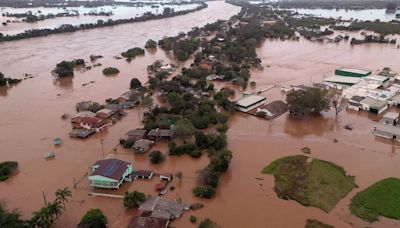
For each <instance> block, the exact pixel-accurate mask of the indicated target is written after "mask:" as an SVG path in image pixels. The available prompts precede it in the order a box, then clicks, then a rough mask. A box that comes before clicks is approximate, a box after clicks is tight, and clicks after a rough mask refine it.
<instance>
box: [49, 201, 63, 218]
mask: <svg viewBox="0 0 400 228" xmlns="http://www.w3.org/2000/svg"><path fill="white" fill-rule="evenodd" d="M47 207H48V210H49V213H50V215H51V216H52V217H53V220H56V219H57V217H58V216H59V215H60V214H61V212H62V210H63V206H62V205H61V202H60V201H57V200H56V201H54V202H53V203H49V204H48V205H47Z"/></svg>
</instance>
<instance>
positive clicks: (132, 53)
mask: <svg viewBox="0 0 400 228" xmlns="http://www.w3.org/2000/svg"><path fill="white" fill-rule="evenodd" d="M121 55H122V56H123V57H125V58H135V57H136V56H138V55H144V49H143V48H140V47H135V48H131V49H128V50H127V51H125V52H122V53H121Z"/></svg>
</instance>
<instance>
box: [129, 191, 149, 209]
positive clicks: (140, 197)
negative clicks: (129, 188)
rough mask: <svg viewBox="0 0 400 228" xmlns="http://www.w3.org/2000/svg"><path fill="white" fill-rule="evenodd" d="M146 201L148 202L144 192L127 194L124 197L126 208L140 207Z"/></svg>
mask: <svg viewBox="0 0 400 228" xmlns="http://www.w3.org/2000/svg"><path fill="white" fill-rule="evenodd" d="M144 201H146V195H145V194H144V193H142V192H138V191H133V192H125V195H124V207H125V208H132V207H138V206H139V205H140V204H141V203H143V202H144Z"/></svg>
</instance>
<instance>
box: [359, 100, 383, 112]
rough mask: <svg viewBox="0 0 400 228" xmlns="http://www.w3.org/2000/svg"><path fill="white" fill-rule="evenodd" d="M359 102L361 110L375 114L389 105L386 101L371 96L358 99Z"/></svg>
mask: <svg viewBox="0 0 400 228" xmlns="http://www.w3.org/2000/svg"><path fill="white" fill-rule="evenodd" d="M360 104H361V108H362V109H363V110H365V111H368V112H371V113H374V114H377V115H379V114H381V113H382V112H384V111H385V110H386V109H387V108H388V106H389V103H388V102H387V101H380V100H376V99H374V98H371V97H366V98H364V99H363V100H362V101H360Z"/></svg>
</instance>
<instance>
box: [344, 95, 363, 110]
mask: <svg viewBox="0 0 400 228" xmlns="http://www.w3.org/2000/svg"><path fill="white" fill-rule="evenodd" d="M362 100H364V97H360V96H353V97H352V98H351V99H350V100H349V102H347V108H348V109H351V110H354V111H360V109H361V108H362V104H361V103H360V102H361V101H362Z"/></svg>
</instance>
